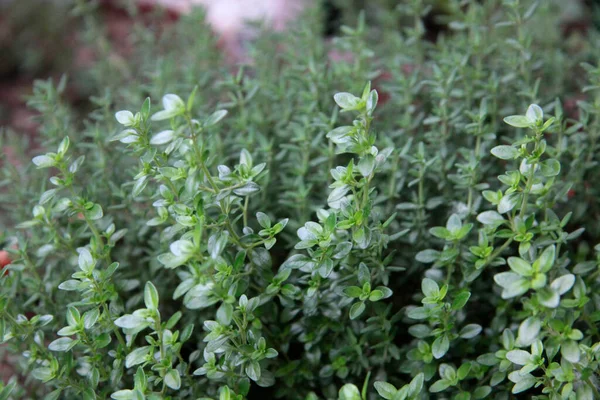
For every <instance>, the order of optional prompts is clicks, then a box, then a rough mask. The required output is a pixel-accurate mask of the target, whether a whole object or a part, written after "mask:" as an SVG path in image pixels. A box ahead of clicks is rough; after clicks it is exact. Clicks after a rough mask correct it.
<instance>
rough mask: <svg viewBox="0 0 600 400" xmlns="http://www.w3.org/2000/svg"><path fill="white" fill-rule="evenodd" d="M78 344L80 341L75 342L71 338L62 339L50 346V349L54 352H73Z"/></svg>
mask: <svg viewBox="0 0 600 400" xmlns="http://www.w3.org/2000/svg"><path fill="white" fill-rule="evenodd" d="M77 343H79V341H78V340H73V339H71V338H69V337H63V338H60V339H56V340H55V341H53V342H52V343H50V344H49V345H48V349H49V350H52V351H69V350H71V349H72V348H73V347H74V346H75V345H76V344H77Z"/></svg>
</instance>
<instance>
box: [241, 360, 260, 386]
mask: <svg viewBox="0 0 600 400" xmlns="http://www.w3.org/2000/svg"><path fill="white" fill-rule="evenodd" d="M245 371H246V375H248V378H250V379H252V380H253V381H254V382H256V381H258V380H259V379H260V376H261V371H260V365H259V364H258V362H257V361H250V362H249V363H247V364H246V369H245Z"/></svg>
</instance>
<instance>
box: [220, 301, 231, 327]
mask: <svg viewBox="0 0 600 400" xmlns="http://www.w3.org/2000/svg"><path fill="white" fill-rule="evenodd" d="M232 317H233V306H232V305H231V304H229V303H222V304H221V306H220V307H219V309H218V310H217V321H219V323H220V324H221V325H224V326H227V325H229V324H230V323H231V319H232Z"/></svg>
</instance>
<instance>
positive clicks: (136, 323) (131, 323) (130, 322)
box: [115, 314, 148, 329]
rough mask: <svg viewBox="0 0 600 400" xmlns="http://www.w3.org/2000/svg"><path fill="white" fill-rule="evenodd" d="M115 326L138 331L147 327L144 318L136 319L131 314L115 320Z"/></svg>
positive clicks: (136, 317)
mask: <svg viewBox="0 0 600 400" xmlns="http://www.w3.org/2000/svg"><path fill="white" fill-rule="evenodd" d="M115 325H116V326H118V327H119V328H123V329H138V328H141V327H146V326H148V322H147V321H146V318H142V317H138V316H135V315H132V314H126V315H123V316H122V317H119V318H117V319H116V320H115Z"/></svg>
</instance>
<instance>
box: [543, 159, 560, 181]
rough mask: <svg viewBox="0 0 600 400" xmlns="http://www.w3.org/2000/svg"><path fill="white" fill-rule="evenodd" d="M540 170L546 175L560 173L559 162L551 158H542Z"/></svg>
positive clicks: (550, 175)
mask: <svg viewBox="0 0 600 400" xmlns="http://www.w3.org/2000/svg"><path fill="white" fill-rule="evenodd" d="M540 171H541V173H542V175H544V176H546V177H552V176H557V175H558V174H560V162H558V160H555V159H553V158H551V159H548V160H544V161H542V162H541V163H540Z"/></svg>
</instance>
